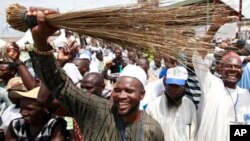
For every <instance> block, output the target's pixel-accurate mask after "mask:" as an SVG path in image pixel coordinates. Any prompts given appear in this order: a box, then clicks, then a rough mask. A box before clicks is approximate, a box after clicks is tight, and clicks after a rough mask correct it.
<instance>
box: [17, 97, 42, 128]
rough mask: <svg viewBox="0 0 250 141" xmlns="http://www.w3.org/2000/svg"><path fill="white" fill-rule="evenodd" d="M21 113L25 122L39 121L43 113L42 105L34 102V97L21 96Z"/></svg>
mask: <svg viewBox="0 0 250 141" xmlns="http://www.w3.org/2000/svg"><path fill="white" fill-rule="evenodd" d="M20 107H21V111H20V113H21V115H22V116H23V118H24V120H25V122H26V123H30V124H32V123H37V122H38V121H39V122H41V120H43V117H44V115H45V111H44V109H43V107H41V106H39V105H38V104H37V103H36V100H35V99H30V98H22V99H21V104H20Z"/></svg>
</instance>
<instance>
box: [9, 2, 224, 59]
mask: <svg viewBox="0 0 250 141" xmlns="http://www.w3.org/2000/svg"><path fill="white" fill-rule="evenodd" d="M221 7H222V8H223V6H222V5H214V6H212V7H211V8H210V9H209V12H210V13H213V12H214V11H215V10H216V9H218V8H221ZM25 10H26V8H25V7H23V6H21V5H19V4H15V5H10V7H9V8H8V10H7V22H8V23H9V24H10V25H11V26H12V28H14V29H16V30H20V31H26V30H27V29H28V28H29V27H28V26H27V25H26V24H25V22H24V21H23V20H22V14H20V13H21V12H23V11H25ZM216 14H221V13H216ZM207 18H210V19H211V15H210V16H209V17H207V7H206V6H202V5H201V6H185V7H179V8H171V9H169V8H164V7H160V8H154V7H141V5H132V6H126V7H111V8H101V9H95V10H87V11H86V10H85V11H78V12H69V13H63V14H53V15H48V16H46V19H47V23H48V25H50V26H54V27H57V28H62V29H68V30H71V31H74V32H77V33H80V34H85V35H89V36H92V37H94V38H100V39H103V40H106V41H108V42H114V43H116V44H119V45H121V46H122V47H126V48H135V47H136V48H139V49H140V50H143V51H153V52H159V53H160V54H163V55H165V56H168V57H171V58H175V57H176V55H177V54H178V53H179V51H180V50H182V49H183V48H185V51H184V52H185V53H186V55H187V56H188V60H190V59H191V55H192V51H193V50H194V49H195V48H197V47H199V46H200V44H199V43H197V42H188V40H189V39H190V34H186V33H187V31H190V28H191V27H192V26H194V25H205V24H207V23H206V22H207ZM188 33H192V32H188ZM203 46H205V47H206V48H207V47H208V46H209V45H208V44H203Z"/></svg>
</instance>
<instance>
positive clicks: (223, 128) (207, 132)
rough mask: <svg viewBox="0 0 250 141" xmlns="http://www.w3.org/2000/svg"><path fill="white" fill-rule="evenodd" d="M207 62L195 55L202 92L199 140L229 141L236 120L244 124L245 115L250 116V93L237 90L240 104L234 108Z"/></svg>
mask: <svg viewBox="0 0 250 141" xmlns="http://www.w3.org/2000/svg"><path fill="white" fill-rule="evenodd" d="M204 62H205V61H204V60H203V59H202V57H201V56H200V55H199V54H198V53H197V52H195V53H194V55H193V65H194V69H195V72H196V75H197V77H198V80H199V82H200V85H201V90H202V95H201V101H200V104H199V106H198V112H197V113H198V114H197V118H198V124H199V129H198V133H197V139H196V140H197V141H204V140H207V141H229V125H230V123H232V122H235V121H236V119H237V122H241V123H243V122H244V114H250V102H249V101H250V94H249V92H248V91H247V90H245V89H241V88H239V87H237V93H238V102H237V104H236V105H235V107H234V102H233V100H232V97H231V95H230V94H229V93H228V91H227V90H226V88H225V86H224V83H223V81H222V80H221V79H220V78H218V77H216V76H214V75H212V74H211V72H210V71H209V65H207V64H205V63H204ZM233 97H234V96H233ZM233 99H234V98H233Z"/></svg>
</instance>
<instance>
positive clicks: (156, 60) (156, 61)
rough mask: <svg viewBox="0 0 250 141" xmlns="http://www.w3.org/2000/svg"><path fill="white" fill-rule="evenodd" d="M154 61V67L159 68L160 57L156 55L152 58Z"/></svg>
mask: <svg viewBox="0 0 250 141" xmlns="http://www.w3.org/2000/svg"><path fill="white" fill-rule="evenodd" d="M154 61H155V66H156V67H158V68H159V67H161V56H159V55H156V56H155V58H154Z"/></svg>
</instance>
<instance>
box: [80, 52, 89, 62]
mask: <svg viewBox="0 0 250 141" xmlns="http://www.w3.org/2000/svg"><path fill="white" fill-rule="evenodd" d="M79 59H88V60H89V61H91V57H90V55H89V54H87V53H82V54H81V55H80V56H79Z"/></svg>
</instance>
